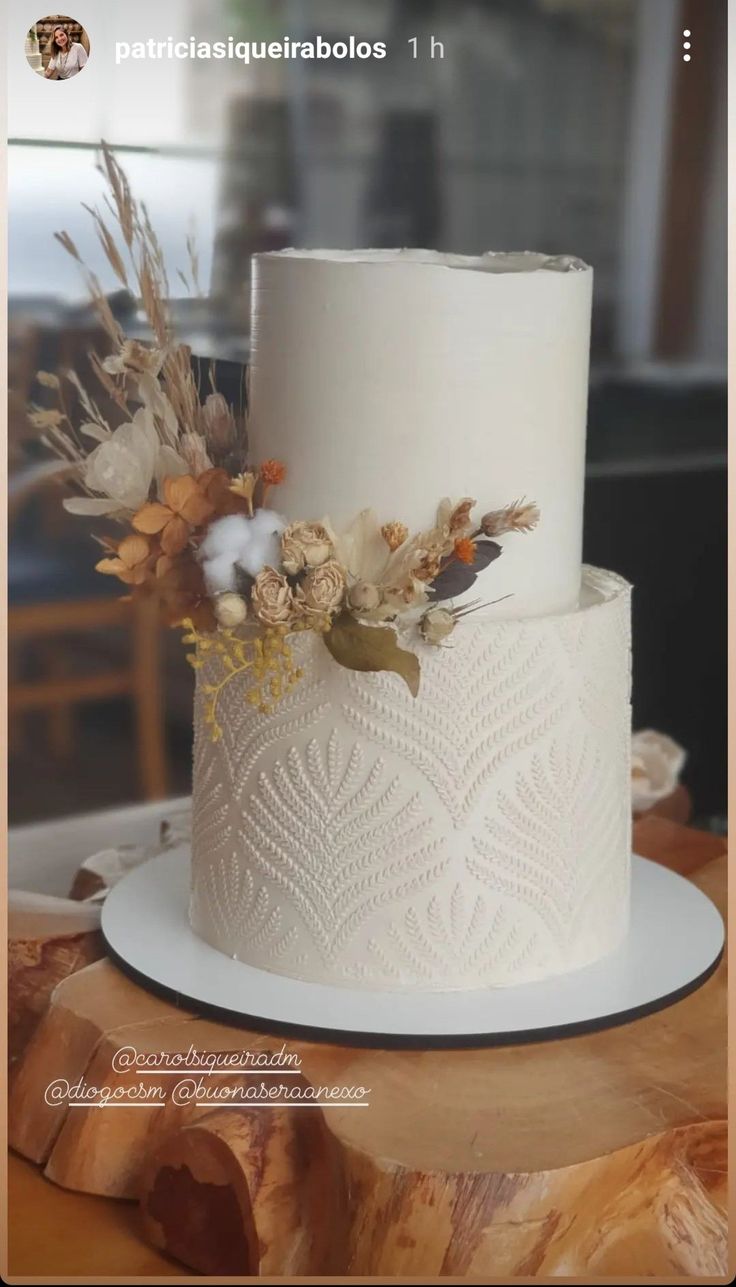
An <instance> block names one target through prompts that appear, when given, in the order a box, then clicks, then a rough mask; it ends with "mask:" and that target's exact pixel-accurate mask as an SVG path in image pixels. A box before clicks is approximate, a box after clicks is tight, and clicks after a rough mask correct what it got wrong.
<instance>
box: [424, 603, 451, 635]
mask: <svg viewBox="0 0 736 1287" xmlns="http://www.w3.org/2000/svg"><path fill="white" fill-rule="evenodd" d="M454 629H455V618H454V616H453V614H452V613H451V612H450V611H448V609H447V608H430V609H429V610H428V611H427V612H425V614H424V616H423V617H422V619H421V621H420V622H419V631H420V634H421V636H422V638H423V639H424V640H425V642H426V643H429V644H441V643H442V642H443V640H445V639H446V638H447V636H448V635H451V634H452V632H453V630H454Z"/></svg>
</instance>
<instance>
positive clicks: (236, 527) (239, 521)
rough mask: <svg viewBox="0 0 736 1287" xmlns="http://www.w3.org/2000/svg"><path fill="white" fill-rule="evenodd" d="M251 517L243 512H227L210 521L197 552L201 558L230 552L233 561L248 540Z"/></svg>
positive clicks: (214, 556) (212, 557)
mask: <svg viewBox="0 0 736 1287" xmlns="http://www.w3.org/2000/svg"><path fill="white" fill-rule="evenodd" d="M253 521H254V520H253V519H250V518H246V517H245V515H244V514H228V515H227V517H226V518H218V519H215V521H214V523H210V526H209V527H208V529H207V535H206V536H205V538H204V540H203V542H202V544H201V545H200V547H199V553H200V556H201V558H202V559H214V558H216V557H217V556H218V554H232V559H233V563H234V562H235V560H236V558H237V557H238V553H239V551H240V550H241V549H243V548H244V547H245V546H246V545H247V544H248V541H249V540H250V529H251V523H252V522H253Z"/></svg>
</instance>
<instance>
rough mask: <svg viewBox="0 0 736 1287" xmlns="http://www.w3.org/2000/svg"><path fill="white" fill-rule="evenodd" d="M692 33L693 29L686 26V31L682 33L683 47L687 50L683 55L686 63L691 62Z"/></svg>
mask: <svg viewBox="0 0 736 1287" xmlns="http://www.w3.org/2000/svg"><path fill="white" fill-rule="evenodd" d="M691 35H692V32H691V31H690V30H689V29H688V28H687V27H686V28H685V30H684V31H683V33H682V47H683V49H684V50H685V52H684V54H683V55H682V61H683V62H684V63H689V62H690V37H691Z"/></svg>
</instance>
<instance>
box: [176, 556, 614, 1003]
mask: <svg viewBox="0 0 736 1287" xmlns="http://www.w3.org/2000/svg"><path fill="white" fill-rule="evenodd" d="M294 651H295V653H296V654H298V660H299V664H300V665H301V666H302V667H303V669H304V672H305V673H304V677H303V679H302V680H301V681H300V682H299V683H298V684H297V686H296V687H295V688H294V689H293V690H292V692H291V693H290V694H289V695H288V696H287V697H286V698H284V699H283V700H282V701H281V702H280V703H279V705H278V706H277V708H276V709H275V710H274V712H273V713H272V714H268V715H263V714H260V713H258V712H257V711H255V710H254V708H253V706H252V705H250V704H249V703H248V701H247V689H248V680H247V677H246V676H243V677H240V676H236V677H235V678H233V679H232V680H230V681H229V682H228V684H227V685H226V686H225V687H224V688H223V690H222V692H221V695H220V697H219V699H218V701H219V711H218V721H219V724H220V726H221V728H222V735H221V737H220V738H219V739H218V740H213V739H212V737H211V724H208V723H207V720H206V718H205V714H206V709H207V706H208V697H209V695H210V694H209V692H208V689H209V690H211V686H212V685H213V684H215V683H217V682H218V676H217V675H216V674H215V673H214V669H213V668H214V666H215V665H216V664H219V663H216V662H214V661H213V662H209V661H207V662H206V663H205V665H204V666H203V668H201V669H200V670H198V672H197V697H196V705H195V756H194V760H195V762H194V799H193V853H192V896H191V910H190V915H191V922H192V926H193V928H194V929H195V931H196V932H197V933H198V934H199V935H200V936H201V937H202V938H204V939H205V940H206V941H207V942H208V943H210V944H212V946H213V947H216V948H217V949H218V950H219V951H222V952H225V953H227V954H228V955H229V956H232V957H235V958H237V959H238V960H241V961H244V962H246V963H247V964H248V965H253V966H257V967H259V968H261V969H265V970H270V971H273V972H276V973H278V974H286V975H289V976H291V977H293V978H299V979H308V980H311V981H314V982H320V983H329V984H343V985H348V986H351V987H361V988H365V989H367V990H371V989H372V990H381V991H384V990H387V989H393V990H397V989H398V990H402V991H405V990H425V991H427V990H429V991H443V990H449V989H473V988H480V987H491V986H508V985H511V984H518V983H525V982H529V981H531V980H534V979H541V978H545V977H547V976H549V975H554V974H559V973H562V972H565V971H568V970H573V969H576V968H578V967H580V966H583V965H586V964H588V963H590V962H592V961H595V960H596V959H598V958H599V957H601V956H603V955H605V954H606V953H608V952H610V951H612V950H613V949H614V948H615V947H616V946H617V945H618V943H619V942H620V941H621V939H622V937H623V935H624V934H625V933H626V929H627V925H628V908H629V865H630V853H631V846H630V833H631V779H630V771H631V770H630V728H631V718H630V675H631V665H630V587H629V586H628V585H627V584H626V582H624V581H622V580H621V578H619V577H617V576H615V575H613V574H612V573H608V572H602V571H599V570H597V569H594V568H586V569H584V574H583V583H582V589H581V597H580V606H579V607H578V608H577V609H576V610H574V611H571V612H567V613H562V614H559V615H555V616H546V617H538V618H527V619H524V620H516V621H514V620H507V621H483V620H482V619H480V617H477V616H473V615H471V616H469V617H467V618H465V619H464V620H463V621H462V622H461V624H460V625H459V626H458V628H457V630H456V631H455V633H454V634H453V636H452V639H451V644H450V645H448V646H446V647H442V648H432V647H430V646H429V645H425V644H422V645H421V657H420V660H421V685H420V692H419V696H418V697H417V698H416V699H415V698H413V697H412V696H411V694H410V693H409V691H408V689H407V688H406V686H405V685H404V684H403V682H402V681H401V680H400V679H399V678H397V677H396V676H394V675H389V674H384V673H381V674H359V673H356V672H353V671H348V670H345V669H343V668H342V667H340V666H338V665H337V664H336V662H335V661H334V660H333V659H332V658H331V657H330V655H329V653H328V652H327V649H326V648H325V646H324V644H323V642H322V640H321V639H320V638H319V637H317V636H314V635H311V634H302V635H297V636H295V637H294Z"/></svg>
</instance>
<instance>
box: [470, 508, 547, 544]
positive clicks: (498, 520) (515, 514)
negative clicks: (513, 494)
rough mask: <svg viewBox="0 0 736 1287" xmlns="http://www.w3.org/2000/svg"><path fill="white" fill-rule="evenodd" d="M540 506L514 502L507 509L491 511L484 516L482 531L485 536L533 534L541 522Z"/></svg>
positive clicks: (481, 523)
mask: <svg viewBox="0 0 736 1287" xmlns="http://www.w3.org/2000/svg"><path fill="white" fill-rule="evenodd" d="M539 517H540V515H539V506H538V505H534V504H533V503H531V502H529V503H527V504H525V503H523V502H522V501H514V502H513V504H511V505H507V506H506V507H505V509H495V510H491V512H490V513H489V514H484V515H483V517H482V519H481V521H480V525H481V530H482V531H483V534H484V535H485V536H505V535H506V533H507V532H531V531H533V529H534V528H535V527H536V526H537V523H538V522H539Z"/></svg>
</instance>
